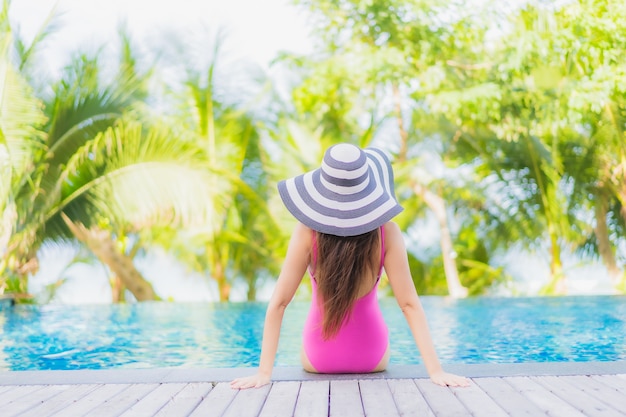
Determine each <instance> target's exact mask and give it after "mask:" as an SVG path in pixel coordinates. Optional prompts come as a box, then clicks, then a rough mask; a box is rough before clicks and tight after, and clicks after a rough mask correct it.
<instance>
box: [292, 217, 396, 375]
mask: <svg viewBox="0 0 626 417" xmlns="http://www.w3.org/2000/svg"><path fill="white" fill-rule="evenodd" d="M380 232H381V234H380V236H381V254H380V270H379V272H378V279H377V280H376V285H374V287H373V288H372V289H371V290H370V292H368V293H367V294H365V295H364V296H363V297H361V298H359V299H357V300H356V301H355V303H354V306H353V309H352V312H351V314H350V317H349V318H347V319H346V321H344V323H343V325H342V327H341V328H340V329H339V333H337V334H336V335H335V336H334V337H333V338H332V339H329V340H324V338H323V337H322V310H321V308H320V305H319V303H318V302H317V282H316V281H315V278H314V277H313V272H311V271H310V270H309V271H310V273H311V276H312V277H313V279H312V280H311V284H312V287H313V298H312V301H311V309H310V310H309V315H308V317H307V319H306V322H305V324H304V336H303V344H304V351H305V353H306V356H307V358H308V359H309V361H310V362H311V365H313V367H314V368H315V370H316V371H318V372H321V373H366V372H372V371H373V370H374V369H375V368H376V366H377V365H378V364H379V363H380V361H381V359H382V358H383V356H384V355H385V352H386V350H387V346H388V345H389V332H388V330H387V325H386V324H385V321H384V319H383V315H382V313H381V311H380V307H379V305H378V299H377V297H376V288H377V287H378V282H379V281H380V275H381V273H382V270H383V262H384V259H385V235H384V229H383V228H382V227H381V228H380ZM316 260H317V245H316V244H315V242H314V244H313V265H315V262H316Z"/></svg>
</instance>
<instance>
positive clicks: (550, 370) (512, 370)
mask: <svg viewBox="0 0 626 417" xmlns="http://www.w3.org/2000/svg"><path fill="white" fill-rule="evenodd" d="M444 369H445V370H446V371H448V372H453V373H458V374H460V375H465V376H467V377H471V378H481V377H509V376H545V375H553V376H565V375H615V374H626V361H614V362H532V363H513V364H448V365H444ZM255 370H256V368H193V369H181V368H155V369H98V370H54V371H2V372H0V386H2V385H57V384H63V385H66V384H67V385H72V384H138V383H180V382H215V383H217V382H224V381H231V380H232V379H234V378H237V377H240V376H246V375H250V374H252V373H254V372H255ZM427 376H428V374H427V373H426V369H425V368H424V366H423V365H397V364H396V365H390V366H389V367H388V369H387V370H386V371H384V372H379V373H373V374H334V375H328V374H311V373H307V372H305V371H303V370H302V369H301V368H298V367H277V368H275V369H274V373H273V375H272V380H274V381H315V380H329V379H333V380H336V379H411V378H426V377H427Z"/></svg>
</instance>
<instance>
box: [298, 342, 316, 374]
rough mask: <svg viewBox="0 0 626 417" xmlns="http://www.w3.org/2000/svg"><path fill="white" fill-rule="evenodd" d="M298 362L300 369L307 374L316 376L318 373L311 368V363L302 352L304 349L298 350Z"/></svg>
mask: <svg viewBox="0 0 626 417" xmlns="http://www.w3.org/2000/svg"><path fill="white" fill-rule="evenodd" d="M300 361H301V362H302V368H303V369H304V370H305V371H307V372H311V373H314V374H318V373H319V372H317V370H316V369H315V368H314V367H313V365H311V361H310V360H309V358H308V357H307V356H306V352H305V351H304V347H303V348H302V349H300Z"/></svg>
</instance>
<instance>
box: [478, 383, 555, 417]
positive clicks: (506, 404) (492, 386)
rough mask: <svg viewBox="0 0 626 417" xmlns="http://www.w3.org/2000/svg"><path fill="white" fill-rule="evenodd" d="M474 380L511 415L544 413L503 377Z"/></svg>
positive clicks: (514, 416)
mask: <svg viewBox="0 0 626 417" xmlns="http://www.w3.org/2000/svg"><path fill="white" fill-rule="evenodd" d="M473 381H474V382H475V383H476V385H478V386H479V387H480V388H481V389H482V390H483V391H485V392H486V393H487V395H489V397H491V399H492V400H493V401H494V402H496V403H497V404H498V405H499V406H500V407H501V408H502V409H504V411H506V412H507V413H508V414H509V415H511V416H513V417H516V416H538V415H542V414H544V413H543V411H542V410H541V409H540V408H539V407H538V406H537V405H535V404H534V403H532V402H530V401H529V400H528V399H527V398H526V397H524V396H523V395H522V394H521V393H519V392H517V390H516V389H515V388H513V387H512V386H511V385H510V384H508V383H507V382H505V381H504V380H503V379H502V378H473Z"/></svg>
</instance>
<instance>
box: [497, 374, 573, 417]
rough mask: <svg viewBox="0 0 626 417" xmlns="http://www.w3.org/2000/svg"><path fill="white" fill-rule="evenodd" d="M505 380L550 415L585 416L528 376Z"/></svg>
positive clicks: (564, 416) (565, 416) (556, 416)
mask: <svg viewBox="0 0 626 417" xmlns="http://www.w3.org/2000/svg"><path fill="white" fill-rule="evenodd" d="M504 380H505V381H506V382H507V383H508V384H510V385H511V386H512V387H513V388H515V389H516V390H517V391H518V392H519V393H521V394H522V395H523V396H524V397H526V398H528V400H529V401H531V402H532V403H533V404H535V405H537V407H539V408H540V409H541V410H543V412H544V413H547V414H549V415H550V416H555V417H558V416H563V417H584V414H582V413H581V412H580V411H578V410H577V409H576V408H574V407H572V406H571V405H570V404H568V403H567V402H565V401H563V399H561V398H560V397H558V396H556V395H554V394H553V393H552V392H550V391H548V390H547V389H546V388H545V387H544V386H542V385H540V384H538V383H537V382H535V381H533V380H532V379H530V378H528V377H510V378H504Z"/></svg>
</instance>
